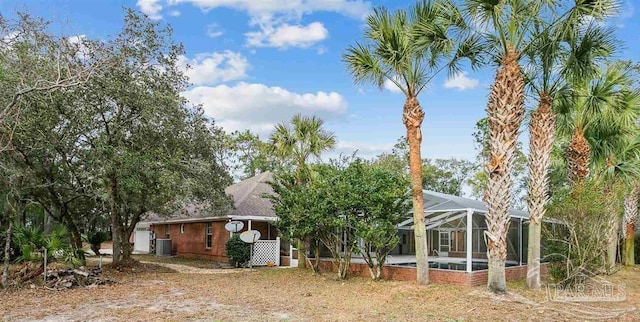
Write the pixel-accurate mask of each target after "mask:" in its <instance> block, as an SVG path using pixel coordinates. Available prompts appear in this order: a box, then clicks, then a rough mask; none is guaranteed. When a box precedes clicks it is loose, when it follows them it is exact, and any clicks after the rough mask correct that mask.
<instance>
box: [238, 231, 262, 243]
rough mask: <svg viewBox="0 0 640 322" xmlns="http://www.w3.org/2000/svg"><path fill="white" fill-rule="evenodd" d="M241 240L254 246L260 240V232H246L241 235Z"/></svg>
mask: <svg viewBox="0 0 640 322" xmlns="http://www.w3.org/2000/svg"><path fill="white" fill-rule="evenodd" d="M240 239H241V240H242V241H243V242H245V243H247V244H253V243H255V242H256V241H257V240H258V239H260V232H259V231H257V230H248V231H245V232H243V233H242V234H240Z"/></svg>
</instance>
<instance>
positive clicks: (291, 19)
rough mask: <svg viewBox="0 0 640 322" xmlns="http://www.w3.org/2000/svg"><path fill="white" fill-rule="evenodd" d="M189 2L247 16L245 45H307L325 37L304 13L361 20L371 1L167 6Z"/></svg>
mask: <svg viewBox="0 0 640 322" xmlns="http://www.w3.org/2000/svg"><path fill="white" fill-rule="evenodd" d="M181 3H189V4H192V5H194V6H196V7H199V8H200V9H202V10H203V11H204V12H207V11H209V10H211V9H216V8H230V9H235V10H240V11H244V12H246V13H247V14H248V15H249V18H250V20H249V25H250V26H256V27H258V30H253V31H251V32H248V33H246V34H245V36H246V37H247V45H248V46H249V47H277V48H289V47H299V48H307V47H310V46H311V45H313V44H314V43H317V42H319V41H322V40H324V39H326V38H327V36H328V31H327V29H326V28H325V27H324V25H322V24H321V23H320V22H313V23H311V24H309V25H306V26H305V25H302V24H301V20H302V17H303V16H304V15H308V14H312V13H314V12H334V13H337V14H341V15H343V16H347V17H351V18H355V19H364V18H365V17H366V15H367V13H369V11H370V9H371V3H369V2H368V1H363V0H168V4H169V5H177V4H181Z"/></svg>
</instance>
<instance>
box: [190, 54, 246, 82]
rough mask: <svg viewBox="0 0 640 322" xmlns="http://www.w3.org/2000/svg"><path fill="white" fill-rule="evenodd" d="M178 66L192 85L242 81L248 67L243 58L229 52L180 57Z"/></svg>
mask: <svg viewBox="0 0 640 322" xmlns="http://www.w3.org/2000/svg"><path fill="white" fill-rule="evenodd" d="M178 64H179V65H180V67H181V68H182V69H183V70H184V71H185V74H186V75H187V76H189V80H190V81H191V83H193V84H194V85H203V84H215V83H220V82H228V81H232V80H238V79H242V78H245V77H247V70H248V69H249V67H250V65H249V62H248V61H247V59H246V58H245V57H244V56H242V55H241V54H240V53H235V52H232V51H229V50H227V51H224V52H221V53H217V52H214V53H201V54H197V55H196V56H195V57H194V58H191V59H189V58H187V57H185V56H180V57H179V58H178ZM187 67H188V68H187Z"/></svg>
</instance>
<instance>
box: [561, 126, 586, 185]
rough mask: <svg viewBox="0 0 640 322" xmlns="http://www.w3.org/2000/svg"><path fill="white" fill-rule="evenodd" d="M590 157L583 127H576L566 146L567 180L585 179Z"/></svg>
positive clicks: (573, 182) (574, 181) (574, 182)
mask: <svg viewBox="0 0 640 322" xmlns="http://www.w3.org/2000/svg"><path fill="white" fill-rule="evenodd" d="M590 158H591V147H590V146H589V142H588V141H587V138H586V137H585V136H584V129H583V128H582V127H577V128H576V129H575V130H574V132H573V135H572V136H571V141H570V142H569V146H568V147H567V152H566V159H567V167H568V169H567V170H568V171H567V176H568V178H567V179H568V181H569V182H570V183H572V184H574V185H575V184H576V183H577V182H579V181H581V180H583V179H585V178H586V177H588V176H589V161H590Z"/></svg>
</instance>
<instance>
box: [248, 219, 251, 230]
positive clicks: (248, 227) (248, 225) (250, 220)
mask: <svg viewBox="0 0 640 322" xmlns="http://www.w3.org/2000/svg"><path fill="white" fill-rule="evenodd" d="M248 226H249V227H248V228H249V229H247V230H251V219H249V225H248Z"/></svg>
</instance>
